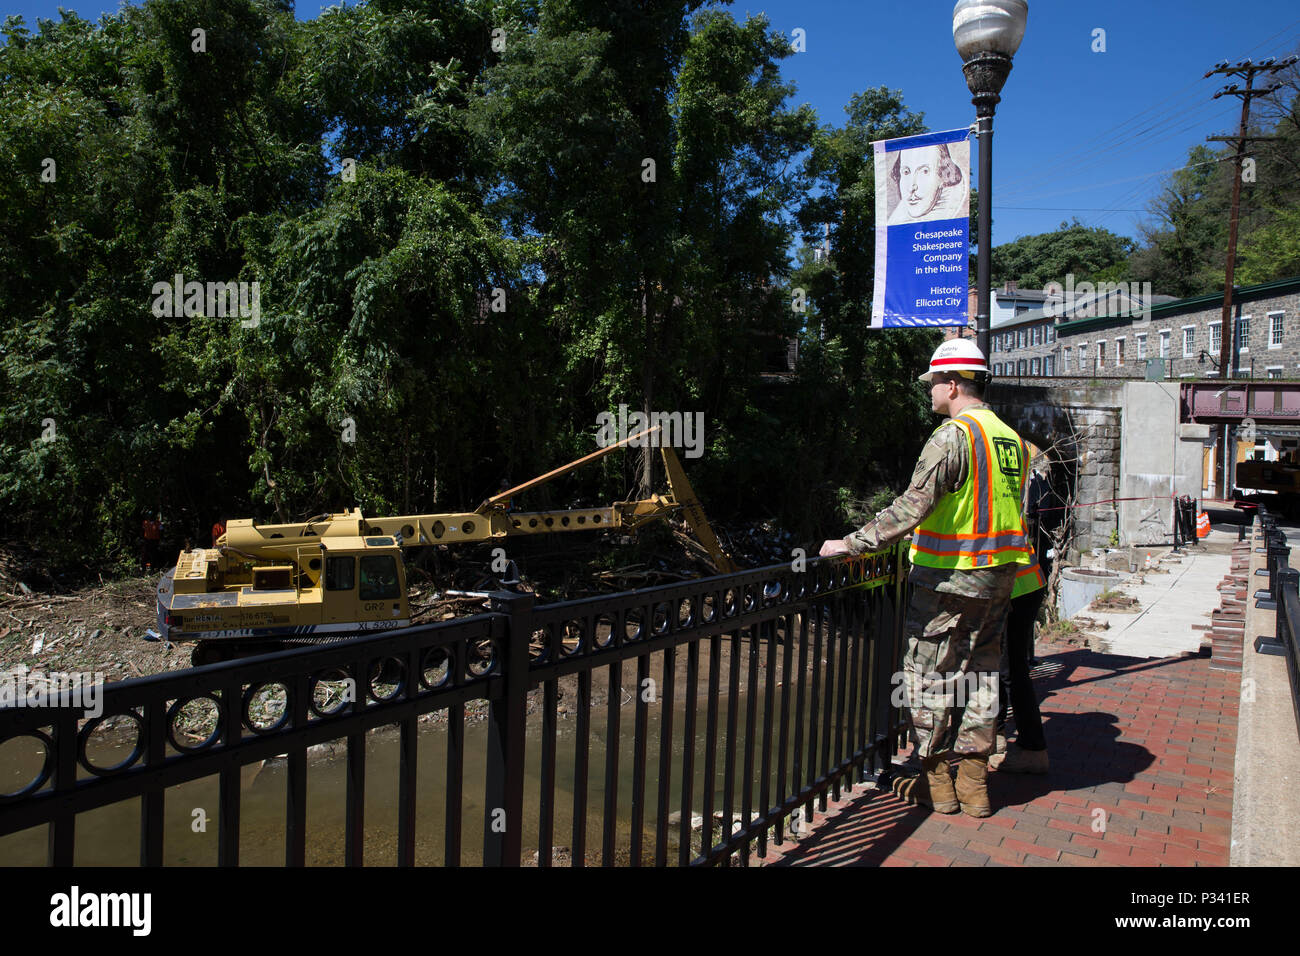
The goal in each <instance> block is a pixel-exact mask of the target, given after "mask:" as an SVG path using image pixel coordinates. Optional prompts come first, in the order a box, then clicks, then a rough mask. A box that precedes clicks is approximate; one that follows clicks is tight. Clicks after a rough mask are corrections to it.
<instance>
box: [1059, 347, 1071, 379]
mask: <svg viewBox="0 0 1300 956" xmlns="http://www.w3.org/2000/svg"><path fill="white" fill-rule="evenodd" d="M1061 374H1062V375H1069V374H1070V349H1069V347H1068V346H1067V347H1066V348H1063V349H1061Z"/></svg>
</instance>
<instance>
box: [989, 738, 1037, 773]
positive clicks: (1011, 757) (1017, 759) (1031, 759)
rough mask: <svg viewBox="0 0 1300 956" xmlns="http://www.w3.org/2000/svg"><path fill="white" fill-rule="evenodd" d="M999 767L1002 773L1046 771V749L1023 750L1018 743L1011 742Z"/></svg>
mask: <svg viewBox="0 0 1300 956" xmlns="http://www.w3.org/2000/svg"><path fill="white" fill-rule="evenodd" d="M990 766H991V762H990ZM999 769H1001V770H1002V772H1004V773H1047V751H1046V750H1024V749H1022V748H1021V746H1020V745H1019V744H1012V745H1011V746H1010V747H1008V748H1007V754H1006V757H1005V759H1003V761H1002V765H1001V767H1000V768H999Z"/></svg>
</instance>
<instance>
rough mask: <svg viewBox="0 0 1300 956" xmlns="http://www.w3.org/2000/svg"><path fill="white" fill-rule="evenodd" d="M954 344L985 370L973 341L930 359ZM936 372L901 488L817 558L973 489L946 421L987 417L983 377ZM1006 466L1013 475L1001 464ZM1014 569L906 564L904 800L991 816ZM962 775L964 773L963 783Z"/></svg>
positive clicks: (909, 521)
mask: <svg viewBox="0 0 1300 956" xmlns="http://www.w3.org/2000/svg"><path fill="white" fill-rule="evenodd" d="M954 342H964V343H966V345H965V346H964V351H967V352H969V351H971V350H973V351H974V353H975V354H976V355H978V356H979V360H978V361H979V364H983V365H984V368H985V369H987V364H986V363H984V360H983V355H982V353H979V350H978V349H977V348H975V346H974V344H973V343H970V342H969V340H952V341H951V342H945V343H944V344H943V345H941V346H940V347H939V350H938V351H937V352H936V353H935V359H936V360H937V359H939V358H940V357H941V355H940V353H943V352H944V350H945V348H947V349H948V351H949V352H953V348H952V347H951V346H952V345H953V343H954ZM933 361H934V360H932V363H933ZM950 361H951V359H950ZM972 361H974V360H972ZM939 369H940V370H939V371H937V372H936V371H935V365H934V364H932V366H931V372H930V373H927V376H925V377H929V378H930V380H931V400H932V407H933V409H934V410H935V411H936V412H940V413H942V414H946V415H948V416H950V417H949V418H948V419H947V420H946V421H945V422H944V423H943V424H942V425H940V426H939V427H938V428H936V429H935V431H934V433H933V434H932V435H931V436H930V438H929V440H928V441H927V442H926V443H925V447H924V448H923V449H922V450H921V456H920V459H919V460H918V461H917V463H916V468H915V469H914V470H913V473H912V479H911V482H910V484H909V486H908V488H907V490H906V491H905V492H904V493H903V494H902V495H901V496H899V497H898V498H897V499H895V500H894V502H893V503H892V504H891V505H890V506H889V507H887V508H886V509H885V510H884V511H882V512H880V513H879V514H878V515H876V517H875V518H874V519H873V520H872V521H870V522H868V523H867V524H866V525H865V526H864V527H863V528H861V529H859V530H858V531H855V532H853V533H852V534H850V535H848V536H847V537H845V538H844V539H842V540H835V539H832V540H829V541H827V542H825V544H824V545H823V546H822V550H821V553H822V554H823V555H828V554H840V553H854V554H856V553H860V552H864V551H879V550H881V549H883V548H887V547H889V546H891V545H893V544H895V543H896V542H898V541H899V540H901V539H902V538H903V537H904V536H905V535H907V534H908V532H910V531H912V530H913V529H915V528H917V526H918V525H921V524H922V523H923V522H925V521H926V519H927V518H928V517H929V516H930V515H932V514H933V513H934V512H935V510H936V508H938V507H939V505H940V503H941V502H943V501H944V500H945V499H946V498H948V496H956V495H959V494H961V493H962V492H963V489H965V493H966V494H968V495H969V494H971V485H970V484H968V480H967V479H968V477H970V469H971V447H972V443H971V440H970V439H969V438H968V435H967V433H966V431H965V430H964V429H963V428H960V427H952V426H953V419H954V418H956V417H957V416H959V415H966V414H967V413H969V412H971V411H976V412H978V411H979V410H981V409H983V410H986V411H987V413H988V416H991V415H992V412H991V410H990V409H989V406H988V405H987V404H985V403H984V401H983V400H982V394H983V385H984V383H986V382H987V381H988V374H987V371H985V372H983V373H982V374H980V373H974V374H971V373H969V372H968V371H967V372H966V373H965V374H963V372H946V371H943V366H942V365H940V366H939ZM968 375H969V377H967V376H968ZM980 417H981V420H985V421H987V420H988V418H987V417H986V416H983V415H981V416H980ZM993 421H996V419H993ZM999 424H1000V423H999ZM1002 427H1003V428H1004V429H1005V426H1002ZM1006 431H1008V432H1009V429H1008V430H1006ZM1011 434H1014V433H1011ZM1019 464H1020V467H1021V469H1022V474H1023V469H1024V468H1025V467H1026V466H1027V462H1026V461H1025V460H1024V459H1023V458H1022V459H1021V461H1020V463H1019ZM1003 472H1004V474H1009V471H1007V469H1006V468H1005V467H1004V468H1003ZM1018 487H1019V486H1018V485H1017V490H1018ZM1017 511H1018V505H1017ZM1004 560H1005V558H1004ZM1020 568H1021V564H1019V563H1010V562H1009V561H1008V563H1001V564H996V565H992V566H988V567H975V568H969V569H963V568H939V567H928V566H924V565H922V564H918V563H913V564H912V568H911V571H910V573H909V575H908V581H909V584H910V585H911V602H910V604H909V606H908V609H907V617H906V631H907V648H906V651H905V654H904V658H903V687H904V692H905V698H904V699H905V701H906V708H905V710H906V714H907V717H908V720H909V726H910V734H911V739H912V743H913V744H914V745H915V754H916V756H917V757H918V758H920V759H921V761H922V766H923V767H924V768H925V769H926V774H924V775H922V776H920V777H913V778H904V779H903V780H901V781H899V782H898V783H897V784H896V786H895V789H896V791H897V792H899V793H900V794H901V795H902V796H904V797H905V798H906V799H908V800H909V801H910V802H914V803H923V804H926V805H929V806H933V807H934V809H936V810H940V811H941V812H947V813H951V812H956V810H957V809H958V808H959V801H958V799H957V798H958V797H959V796H962V794H963V792H964V793H965V796H964V797H963V798H962V799H961V800H960V809H962V810H964V811H966V812H967V813H968V814H970V815H973V816H987V815H988V814H989V813H991V812H992V810H991V807H990V806H989V803H988V791H987V784H986V783H985V781H986V776H985V775H986V772H987V759H988V755H989V754H990V753H992V752H993V746H994V732H995V724H996V718H997V712H998V672H999V669H1000V664H1001V655H1002V632H1003V629H1004V626H1005V621H1006V616H1007V609H1008V605H1009V601H1010V597H1011V590H1012V587H1013V584H1014V581H1015V576H1016V573H1017V571H1018V570H1019V569H1020ZM949 753H955V754H956V755H958V756H959V757H960V758H962V764H961V766H960V767H959V772H958V781H957V783H958V786H957V788H956V790H954V789H953V787H952V783H951V778H950V777H949V775H948V763H947V755H948V754H949ZM963 771H967V772H966V777H967V778H969V779H968V780H967V781H966V785H965V786H964V787H963V776H962V773H963Z"/></svg>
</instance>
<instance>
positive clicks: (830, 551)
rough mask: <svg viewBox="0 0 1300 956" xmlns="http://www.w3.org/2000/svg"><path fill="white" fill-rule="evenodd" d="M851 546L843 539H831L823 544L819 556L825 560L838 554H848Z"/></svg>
mask: <svg viewBox="0 0 1300 956" xmlns="http://www.w3.org/2000/svg"><path fill="white" fill-rule="evenodd" d="M848 553H849V546H848V545H847V544H845V543H844V539H843V538H830V539H828V540H826V541H823V542H822V549H821V551H820V552H818V554H819V555H820V556H821V557H823V558H829V557H832V556H833V555H837V554H848Z"/></svg>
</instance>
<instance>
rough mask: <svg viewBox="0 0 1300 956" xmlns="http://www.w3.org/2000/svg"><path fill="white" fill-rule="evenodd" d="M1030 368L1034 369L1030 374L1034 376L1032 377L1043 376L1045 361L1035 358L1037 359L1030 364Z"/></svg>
mask: <svg viewBox="0 0 1300 956" xmlns="http://www.w3.org/2000/svg"><path fill="white" fill-rule="evenodd" d="M1030 368H1031V369H1032V372H1031V373H1030V374H1032V375H1042V374H1043V360H1042V359H1039V358H1035V359H1034V360H1033V362H1031V363H1030Z"/></svg>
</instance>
